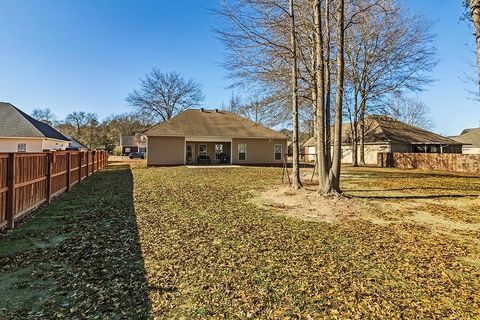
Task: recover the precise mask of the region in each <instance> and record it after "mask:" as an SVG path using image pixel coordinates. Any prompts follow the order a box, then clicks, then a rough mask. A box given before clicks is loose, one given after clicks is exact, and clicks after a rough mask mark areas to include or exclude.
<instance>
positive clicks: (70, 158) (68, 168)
mask: <svg viewBox="0 0 480 320" xmlns="http://www.w3.org/2000/svg"><path fill="white" fill-rule="evenodd" d="M71 160H72V157H71V153H70V152H67V191H70V171H71V169H72V161H71Z"/></svg>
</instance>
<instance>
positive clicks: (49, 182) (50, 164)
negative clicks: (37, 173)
mask: <svg viewBox="0 0 480 320" xmlns="http://www.w3.org/2000/svg"><path fill="white" fill-rule="evenodd" d="M53 157H54V155H53V153H51V152H50V153H49V154H48V155H47V159H48V160H47V203H50V198H51V195H52V167H53Z"/></svg>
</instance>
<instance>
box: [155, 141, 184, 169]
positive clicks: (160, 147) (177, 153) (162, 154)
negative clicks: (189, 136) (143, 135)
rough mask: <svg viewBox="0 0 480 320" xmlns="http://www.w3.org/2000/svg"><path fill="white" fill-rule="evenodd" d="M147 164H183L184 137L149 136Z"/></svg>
mask: <svg viewBox="0 0 480 320" xmlns="http://www.w3.org/2000/svg"><path fill="white" fill-rule="evenodd" d="M147 148H148V153H147V165H183V164H184V157H185V138H184V137H148V146H147Z"/></svg>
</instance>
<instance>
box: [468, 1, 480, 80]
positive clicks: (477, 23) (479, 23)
mask: <svg viewBox="0 0 480 320" xmlns="http://www.w3.org/2000/svg"><path fill="white" fill-rule="evenodd" d="M470 14H471V16H472V21H473V26H474V27H475V43H476V44H477V68H478V71H477V72H478V75H477V76H478V78H477V82H478V87H479V89H480V0H470Z"/></svg>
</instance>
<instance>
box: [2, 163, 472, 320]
mask: <svg viewBox="0 0 480 320" xmlns="http://www.w3.org/2000/svg"><path fill="white" fill-rule="evenodd" d="M307 176H308V175H307ZM280 180H281V169H279V168H228V169H188V168H183V167H179V168H143V167H142V166H141V165H138V164H137V165H135V168H134V169H133V170H130V169H129V167H127V166H121V165H119V166H118V165H117V166H111V167H109V169H108V170H106V171H103V172H100V173H99V174H97V175H95V176H93V177H91V178H90V179H89V180H88V181H85V182H84V183H82V184H81V185H80V186H79V187H77V188H74V190H73V191H72V192H70V193H68V194H64V195H63V196H61V197H60V198H59V199H58V200H56V201H55V202H54V203H53V204H52V205H50V206H48V207H46V208H43V209H41V210H39V211H38V212H37V213H36V214H35V215H34V216H32V217H31V218H29V219H28V221H26V222H25V223H24V224H22V225H20V226H19V227H18V229H16V230H15V231H14V232H11V233H8V234H7V235H6V236H4V238H3V239H0V314H3V315H4V316H5V317H6V318H19V319H25V318H52V317H54V316H57V317H68V318H82V319H83V318H95V317H97V318H99V319H104V318H109V319H123V318H126V319H137V318H138V319H141V318H148V317H154V318H164V319H172V318H184V319H192V318H230V319H245V318H271V319H278V318H287V319H288V318H294V319H297V318H301V319H318V318H335V317H338V318H339V319H344V318H357V319H364V318H381V317H383V318H386V319H392V318H435V317H436V318H452V319H461V318H479V317H480V294H479V292H480V216H479V215H480V213H479V212H480V200H479V199H480V198H479V195H480V179H479V178H475V177H462V176H456V175H448V174H438V173H421V172H413V171H412V172H407V173H405V172H400V171H398V170H387V169H355V170H353V169H347V171H346V172H345V178H344V182H343V188H344V190H345V192H346V194H347V195H348V196H349V198H345V199H340V200H339V201H338V205H339V210H340V208H341V207H348V208H349V210H350V211H351V210H353V211H355V212H358V215H357V216H355V218H348V219H341V220H339V221H332V222H325V221H323V220H322V219H316V218H312V219H302V218H301V217H297V216H296V213H295V210H296V209H295V208H290V207H286V206H280V205H276V204H274V203H273V204H272V203H270V204H268V203H267V204H266V203H264V201H263V200H261V201H259V198H260V195H261V194H262V192H264V191H266V190H269V189H271V188H277V187H278V186H277V185H278V184H279V182H280ZM307 187H308V188H310V189H311V188H312V186H307ZM319 201H320V200H319ZM336 203H337V202H336ZM329 205H331V201H330V200H328V201H326V202H325V206H329Z"/></svg>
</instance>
